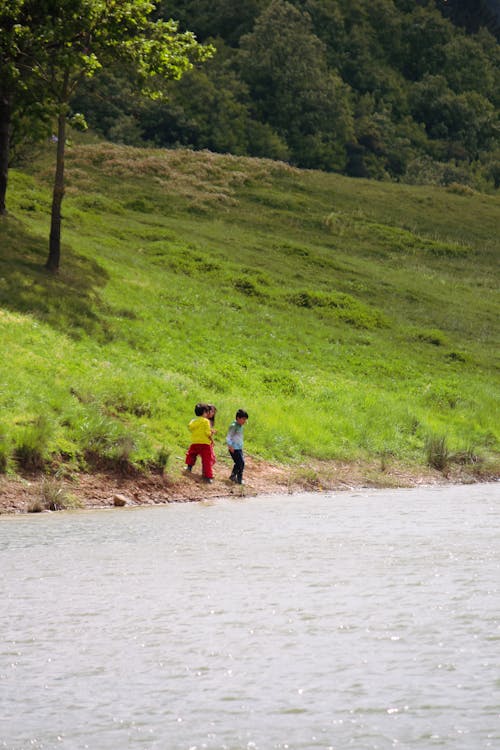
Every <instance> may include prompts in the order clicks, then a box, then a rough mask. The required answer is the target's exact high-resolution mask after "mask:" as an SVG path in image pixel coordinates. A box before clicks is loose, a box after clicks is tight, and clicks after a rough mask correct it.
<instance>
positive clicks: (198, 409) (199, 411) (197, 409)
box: [194, 404, 208, 417]
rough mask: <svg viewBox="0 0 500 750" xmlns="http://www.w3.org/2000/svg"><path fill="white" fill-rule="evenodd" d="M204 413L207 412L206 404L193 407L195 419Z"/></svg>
mask: <svg viewBox="0 0 500 750" xmlns="http://www.w3.org/2000/svg"><path fill="white" fill-rule="evenodd" d="M206 411H208V404H196V406H195V407H194V413H195V414H196V416H197V417H201V416H202V414H204V413H205V412H206Z"/></svg>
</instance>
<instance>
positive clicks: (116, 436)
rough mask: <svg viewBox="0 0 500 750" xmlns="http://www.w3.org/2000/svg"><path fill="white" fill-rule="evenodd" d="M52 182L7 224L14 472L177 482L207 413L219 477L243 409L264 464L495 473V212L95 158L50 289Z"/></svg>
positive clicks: (466, 201) (0, 280)
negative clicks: (212, 419)
mask: <svg viewBox="0 0 500 750" xmlns="http://www.w3.org/2000/svg"><path fill="white" fill-rule="evenodd" d="M48 159H49V154H47V160H48ZM47 163H48V161H47ZM50 176H51V169H50V168H49V167H47V164H45V163H43V162H40V163H37V164H35V165H33V166H32V167H31V168H30V170H28V171H25V172H21V171H17V172H13V173H12V175H11V188H10V190H11V194H10V200H11V203H10V208H11V213H10V215H9V216H8V217H5V218H3V219H2V221H1V223H0V244H1V251H0V264H1V270H0V326H1V329H2V349H3V356H2V359H1V362H0V382H1V384H2V387H1V389H0V403H1V412H0V413H1V417H0V435H1V440H0V459H1V460H2V463H3V468H4V470H5V471H7V472H10V473H12V472H15V471H19V470H41V469H43V470H44V471H49V472H52V473H54V472H59V475H69V474H71V473H74V472H77V471H79V470H82V469H85V468H89V467H91V468H92V467H96V466H98V467H101V468H102V467H107V468H113V467H114V468H116V467H118V468H121V469H122V470H124V471H130V470H132V468H133V467H149V468H155V467H156V468H157V469H162V468H163V467H165V466H166V471H167V474H168V475H171V476H174V475H175V474H176V473H178V472H179V470H180V469H181V468H182V465H183V452H184V450H185V448H186V446H187V441H188V433H187V430H186V424H187V422H188V420H189V419H190V418H191V416H192V413H193V407H194V404H195V403H196V402H197V401H201V400H205V401H211V402H214V403H216V405H217V406H218V409H219V411H218V416H217V427H218V428H219V433H218V436H217V439H216V442H217V446H216V447H217V452H218V454H219V459H220V460H221V461H222V463H224V457H225V449H224V440H223V436H224V431H225V428H226V425H227V423H228V422H229V420H230V419H231V418H232V417H233V413H234V411H235V409H236V408H238V407H240V406H243V407H245V408H246V409H247V410H248V411H249V412H250V420H249V423H248V426H247V446H248V450H249V452H250V454H252V455H253V456H254V457H255V459H258V458H260V459H264V460H266V461H269V462H274V463H276V464H281V465H286V464H289V465H297V464H302V465H304V464H305V466H306V467H307V466H308V465H311V466H312V465H313V463H315V462H318V461H335V460H342V461H370V462H373V461H376V462H378V463H379V465H380V467H381V469H384V468H387V466H388V465H390V464H391V463H394V464H396V463H397V464H398V465H406V466H415V465H417V466H418V465H419V466H424V465H427V464H429V463H430V464H432V465H433V466H435V467H436V468H439V469H446V468H449V467H450V466H451V465H452V464H453V463H455V465H458V464H460V465H461V466H464V465H466V466H467V467H468V471H470V473H471V474H472V475H473V474H474V473H476V474H478V475H481V473H482V472H486V473H487V472H490V473H491V472H494V473H495V472H496V471H497V468H498V444H499V443H498V438H499V432H498V425H499V420H498V351H499V349H498V308H499V305H498V297H497V279H496V277H495V273H496V269H497V268H498V239H497V232H496V230H497V229H498V226H499V223H500V201H499V200H498V198H496V197H494V196H488V195H479V194H475V193H473V192H472V191H470V190H466V189H464V188H463V186H462V187H460V186H456V187H454V186H451V187H450V188H449V189H442V188H430V187H425V188H424V187H411V186H398V185H395V184H390V183H375V182H369V181H364V180H352V179H349V178H346V177H341V176H339V175H333V174H325V173H321V172H314V171H299V170H296V169H292V168H290V167H289V166H287V165H285V164H282V163H280V162H272V161H267V160H257V159H255V160H252V159H247V158H243V157H241V158H240V157H233V156H222V155H214V154H212V153H209V152H190V151H159V150H158V151H156V150H153V149H133V148H126V147H119V146H112V145H109V144H103V143H98V142H93V141H91V140H90V139H89V140H88V141H86V142H85V143H83V144H82V145H77V146H74V147H73V148H71V149H69V152H68V189H67V194H66V198H65V204H64V210H63V213H64V228H63V237H64V243H63V257H62V268H61V272H60V273H59V275H58V276H56V277H52V276H50V275H47V273H46V272H45V271H44V270H43V263H44V259H45V254H46V237H47V235H48V221H49V207H50ZM315 465H316V463H315ZM305 471H306V469H305Z"/></svg>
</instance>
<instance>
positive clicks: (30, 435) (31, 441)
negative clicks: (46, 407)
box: [14, 416, 50, 472]
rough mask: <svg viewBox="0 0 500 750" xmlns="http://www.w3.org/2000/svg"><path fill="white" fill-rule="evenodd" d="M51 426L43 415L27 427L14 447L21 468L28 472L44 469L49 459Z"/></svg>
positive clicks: (15, 456)
mask: <svg viewBox="0 0 500 750" xmlns="http://www.w3.org/2000/svg"><path fill="white" fill-rule="evenodd" d="M49 436H50V426H49V423H48V421H47V419H46V418H45V417H43V416H40V417H37V419H36V420H35V422H34V424H32V425H30V426H29V427H26V428H25V430H24V432H23V433H22V435H21V436H20V438H19V440H18V442H17V445H16V447H15V449H14V458H15V460H16V462H17V465H18V466H19V468H20V469H23V470H24V471H28V472H36V471H42V470H43V469H44V467H45V462H46V460H47V447H48V442H49Z"/></svg>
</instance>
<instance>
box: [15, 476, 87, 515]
mask: <svg viewBox="0 0 500 750" xmlns="http://www.w3.org/2000/svg"><path fill="white" fill-rule="evenodd" d="M81 507H82V503H81V502H80V500H79V499H78V498H77V497H75V495H73V494H72V493H71V492H68V490H67V489H66V488H65V486H64V485H63V484H62V483H61V482H59V481H58V480H57V479H53V478H49V477H48V478H46V479H44V480H43V482H42V486H41V488H40V495H39V497H37V498H36V499H35V500H34V501H33V502H32V503H31V505H30V506H29V507H28V513H42V512H43V511H44V510H71V509H76V508H81Z"/></svg>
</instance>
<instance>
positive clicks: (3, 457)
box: [0, 428, 9, 474]
mask: <svg viewBox="0 0 500 750" xmlns="http://www.w3.org/2000/svg"><path fill="white" fill-rule="evenodd" d="M8 458H9V446H8V444H7V437H6V435H5V433H4V431H3V429H2V428H0V474H5V472H6V471H7V461H8Z"/></svg>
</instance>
